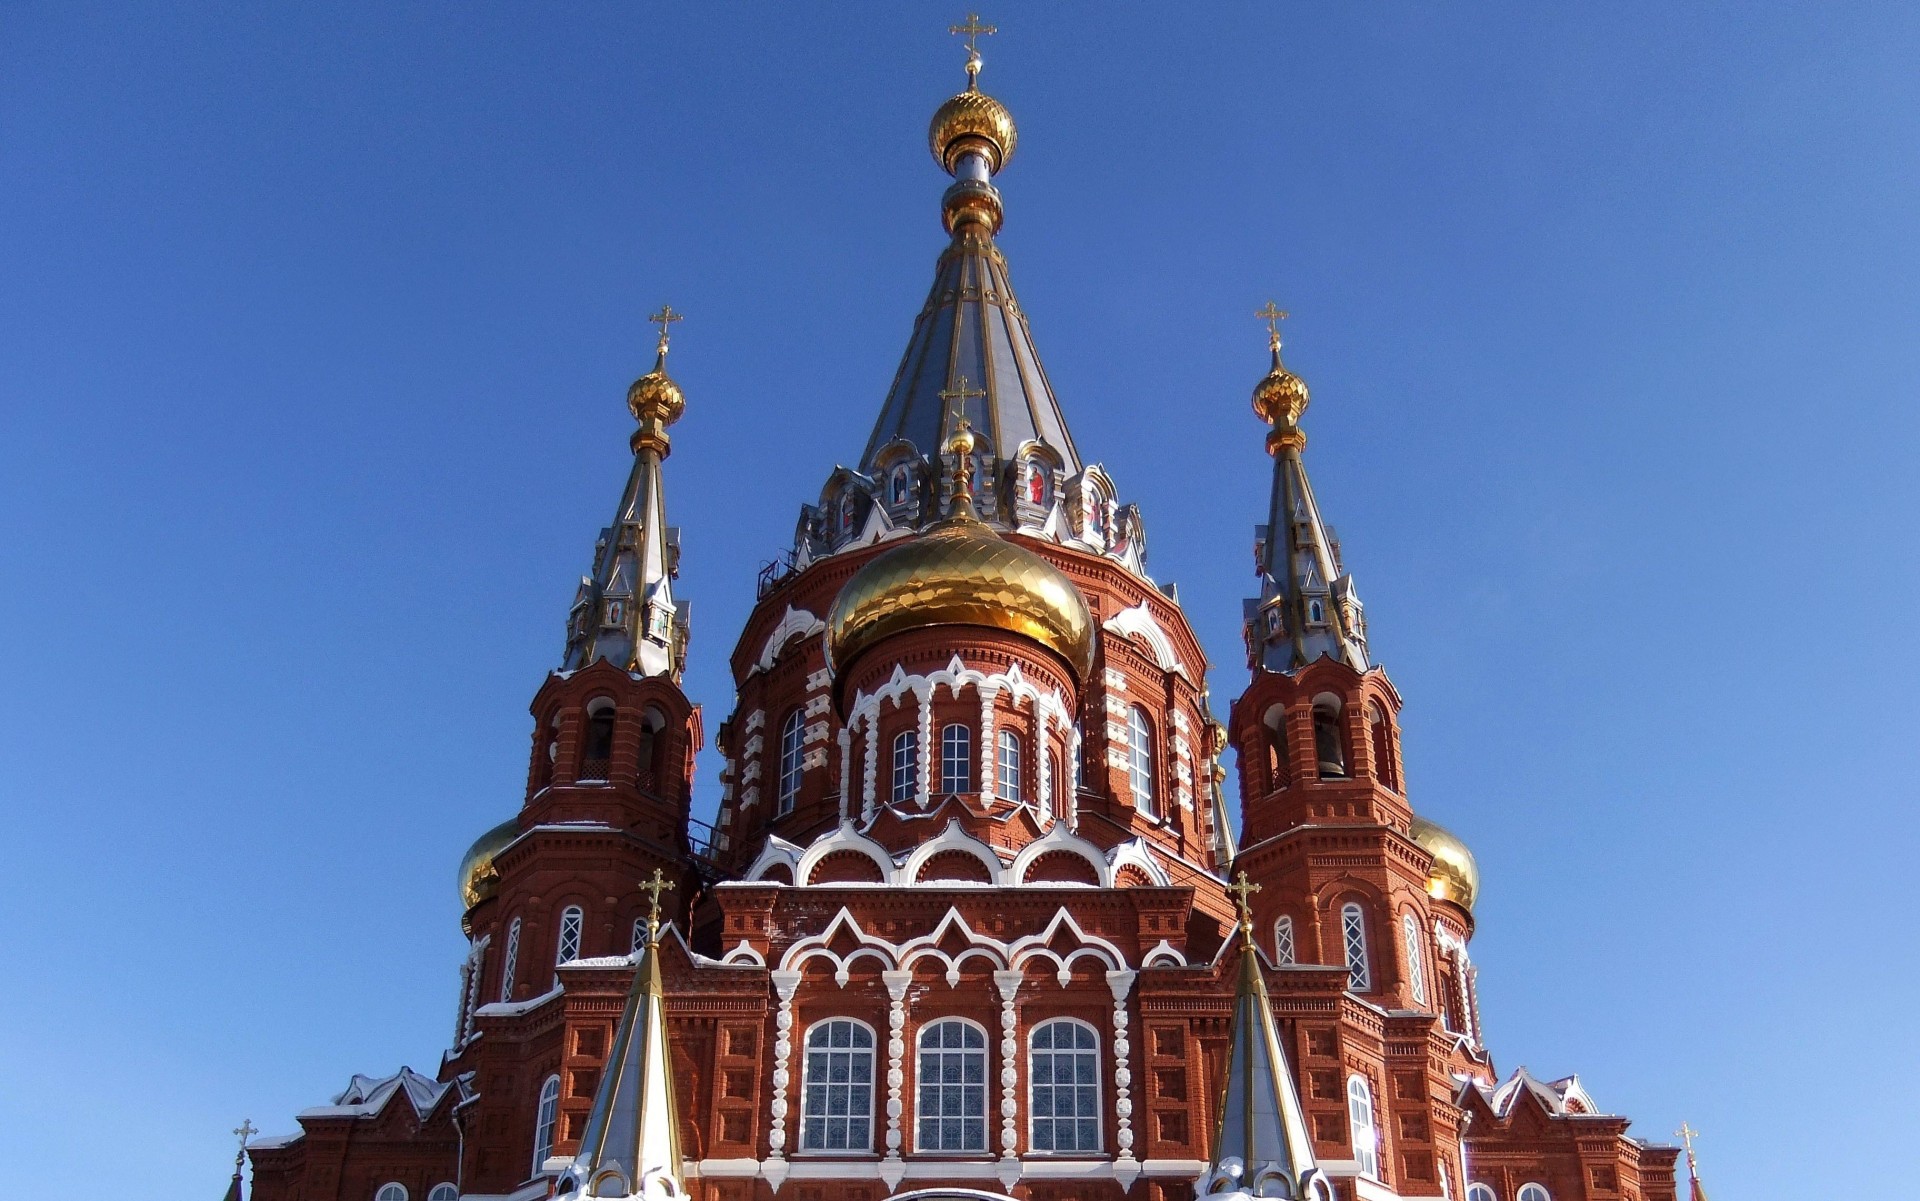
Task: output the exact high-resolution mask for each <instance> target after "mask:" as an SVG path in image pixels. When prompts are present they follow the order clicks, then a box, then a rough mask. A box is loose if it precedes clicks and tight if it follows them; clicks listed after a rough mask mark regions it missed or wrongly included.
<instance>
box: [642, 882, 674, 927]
mask: <svg viewBox="0 0 1920 1201" xmlns="http://www.w3.org/2000/svg"><path fill="white" fill-rule="evenodd" d="M640 891H641V892H644V893H646V894H647V941H648V942H650V943H651V942H655V941H657V940H658V939H659V937H660V894H661V893H663V892H672V891H673V881H671V880H669V879H667V877H666V875H665V874H664V873H663V872H661V870H660V869H659V868H657V867H656V868H654V869H653V875H652V876H651V877H649V878H648V879H645V880H642V881H641V882H640Z"/></svg>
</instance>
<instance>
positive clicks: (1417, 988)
mask: <svg viewBox="0 0 1920 1201" xmlns="http://www.w3.org/2000/svg"><path fill="white" fill-rule="evenodd" d="M1400 936H1401V941H1403V942H1405V943H1406V944H1407V991H1408V992H1410V993H1412V994H1413V1000H1414V1003H1415V1004H1417V1005H1425V1004H1426V1003H1427V964H1426V956H1425V955H1424V954H1422V948H1421V946H1420V922H1419V920H1418V919H1416V918H1415V917H1414V916H1413V915H1412V914H1411V913H1403V914H1401V915H1400Z"/></svg>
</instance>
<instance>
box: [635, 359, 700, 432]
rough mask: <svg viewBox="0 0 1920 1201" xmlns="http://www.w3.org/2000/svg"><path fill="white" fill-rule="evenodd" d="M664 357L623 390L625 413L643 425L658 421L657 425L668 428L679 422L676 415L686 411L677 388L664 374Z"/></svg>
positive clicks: (668, 376)
mask: <svg viewBox="0 0 1920 1201" xmlns="http://www.w3.org/2000/svg"><path fill="white" fill-rule="evenodd" d="M666 357H667V356H666V355H665V354H662V355H661V356H660V361H659V362H656V363H655V364H654V365H653V370H652V371H649V372H647V373H646V374H645V375H643V376H641V377H640V378H639V379H637V380H634V381H633V386H632V387H631V388H628V389H627V411H628V412H630V413H632V414H633V419H634V420H635V421H639V422H646V421H648V420H650V419H653V420H658V421H659V422H660V424H661V425H672V424H673V423H674V422H676V421H678V420H680V414H682V413H684V412H686V411H687V398H686V396H685V394H683V393H682V392H681V391H680V385H679V384H676V383H674V382H673V377H672V376H670V375H668V374H667V368H666Z"/></svg>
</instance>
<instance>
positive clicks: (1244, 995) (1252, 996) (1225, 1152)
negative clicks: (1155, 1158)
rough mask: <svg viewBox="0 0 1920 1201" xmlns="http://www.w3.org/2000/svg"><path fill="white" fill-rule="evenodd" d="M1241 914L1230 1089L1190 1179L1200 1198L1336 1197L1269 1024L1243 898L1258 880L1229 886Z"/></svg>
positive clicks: (1307, 1200) (1325, 1200)
mask: <svg viewBox="0 0 1920 1201" xmlns="http://www.w3.org/2000/svg"><path fill="white" fill-rule="evenodd" d="M1227 891H1228V892H1230V893H1232V894H1233V898H1234V904H1235V905H1236V906H1237V907H1238V909H1239V911H1240V927H1239V934H1240V982H1239V987H1238V989H1237V990H1236V992H1235V994H1234V999H1233V1030H1232V1034H1231V1035H1230V1037H1229V1041H1228V1044H1227V1088H1226V1095H1225V1096H1224V1097H1223V1098H1222V1101H1221V1106H1220V1126H1219V1129H1218V1130H1216V1131H1215V1132H1214V1137H1213V1156H1212V1158H1211V1159H1210V1160H1209V1161H1208V1163H1207V1167H1206V1170H1205V1171H1203V1172H1201V1174H1200V1178H1199V1179H1198V1180H1196V1181H1195V1182H1194V1191H1195V1192H1196V1193H1197V1194H1198V1195H1199V1196H1201V1197H1203V1198H1217V1199H1221V1201H1228V1199H1232V1201H1238V1199H1242V1198H1253V1197H1287V1198H1292V1199H1294V1201H1333V1190H1332V1189H1331V1188H1330V1187H1329V1185H1328V1183H1327V1178H1326V1177H1325V1176H1323V1175H1322V1174H1321V1172H1320V1168H1319V1166H1318V1165H1317V1164H1316V1163H1315V1161H1314V1158H1313V1140H1312V1139H1311V1138H1310V1137H1309V1136H1308V1134H1307V1120H1306V1115H1305V1112H1304V1111H1303V1110H1302V1109H1301V1107H1300V1096H1299V1094H1298V1093H1297V1092H1296V1091H1295V1090H1294V1087H1293V1073H1292V1072H1291V1071H1290V1070H1289V1069H1288V1067H1287V1057H1286V1052H1284V1051H1283V1050H1281V1047H1280V1035H1279V1032H1278V1031H1277V1030H1276V1029H1275V1028H1274V1025H1273V1002H1272V1001H1271V1000H1269V999H1268V997H1267V984H1266V980H1265V978H1264V977H1262V976H1261V974H1260V958H1259V952H1258V951H1257V950H1256V949H1255V947H1254V942H1253V911H1252V909H1251V908H1250V907H1249V905H1248V903H1247V902H1248V898H1249V897H1251V896H1252V895H1253V894H1254V893H1256V892H1259V891H1260V885H1258V884H1250V883H1248V882H1247V874H1246V873H1245V872H1241V873H1240V875H1239V878H1238V879H1237V880H1236V881H1235V882H1234V883H1233V884H1230V885H1228V886H1227Z"/></svg>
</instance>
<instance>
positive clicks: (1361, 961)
mask: <svg viewBox="0 0 1920 1201" xmlns="http://www.w3.org/2000/svg"><path fill="white" fill-rule="evenodd" d="M1340 941H1341V942H1342V943H1343V944H1344V945H1345V948H1346V952H1347V987H1348V988H1350V989H1352V990H1353V991H1354V992H1366V991H1367V990H1368V989H1369V988H1372V987H1373V972H1372V970H1371V969H1370V967H1369V965H1368V963H1367V915H1366V912H1365V911H1364V910H1362V909H1361V908H1360V906H1358V905H1347V906H1344V907H1343V908H1342V909H1341V910H1340ZM1389 945H1391V944H1389Z"/></svg>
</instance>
